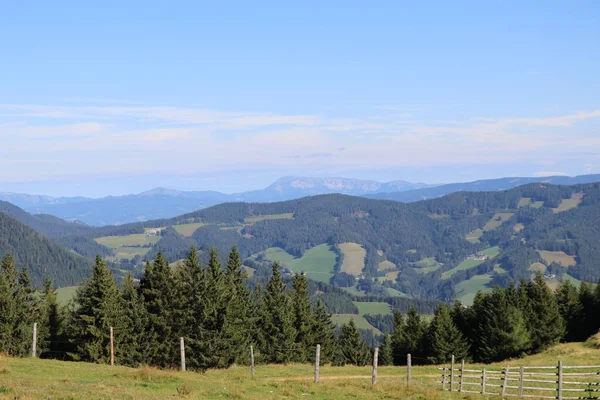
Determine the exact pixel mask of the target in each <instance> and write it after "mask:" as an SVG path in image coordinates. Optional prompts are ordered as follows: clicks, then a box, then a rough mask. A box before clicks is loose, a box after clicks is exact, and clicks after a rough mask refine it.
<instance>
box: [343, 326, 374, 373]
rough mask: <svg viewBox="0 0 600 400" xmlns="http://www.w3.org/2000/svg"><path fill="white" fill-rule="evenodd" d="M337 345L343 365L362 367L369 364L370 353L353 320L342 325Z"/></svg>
mask: <svg viewBox="0 0 600 400" xmlns="http://www.w3.org/2000/svg"><path fill="white" fill-rule="evenodd" d="M338 343H339V346H340V351H341V354H342V355H343V360H344V363H345V364H352V365H356V366H359V367H362V366H365V365H367V364H369V363H370V362H371V351H370V350H369V347H368V346H367V344H366V343H365V341H364V339H363V338H362V336H361V335H360V332H359V331H358V329H357V328H356V324H355V323H354V319H353V318H352V319H350V322H348V323H347V324H344V325H342V329H341V332H340V337H339V339H338Z"/></svg>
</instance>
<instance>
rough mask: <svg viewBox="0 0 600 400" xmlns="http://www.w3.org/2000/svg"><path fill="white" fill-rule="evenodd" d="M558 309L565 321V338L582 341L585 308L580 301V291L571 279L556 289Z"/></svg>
mask: <svg viewBox="0 0 600 400" xmlns="http://www.w3.org/2000/svg"><path fill="white" fill-rule="evenodd" d="M556 303H557V304H558V311H559V312H560V315H561V316H562V318H563V320H564V321H565V335H564V340H565V341H567V342H576V341H581V340H583V339H584V338H583V337H582V335H581V323H582V317H583V315H582V312H583V308H582V306H581V303H580V301H579V291H578V290H577V287H576V286H575V285H573V284H572V283H571V281H569V280H565V282H564V283H562V284H561V285H560V286H559V288H558V290H557V291H556Z"/></svg>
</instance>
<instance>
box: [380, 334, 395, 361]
mask: <svg viewBox="0 0 600 400" xmlns="http://www.w3.org/2000/svg"><path fill="white" fill-rule="evenodd" d="M379 364H380V365H383V366H385V365H394V358H393V354H392V339H391V337H390V335H385V336H384V337H383V341H382V342H381V345H380V346H379Z"/></svg>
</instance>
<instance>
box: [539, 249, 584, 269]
mask: <svg viewBox="0 0 600 400" xmlns="http://www.w3.org/2000/svg"><path fill="white" fill-rule="evenodd" d="M538 253H539V254H540V257H542V259H543V260H544V261H546V262H547V263H548V264H552V263H553V262H555V263H558V264H560V265H562V266H563V267H570V266H573V265H575V264H577V262H576V261H575V256H570V255H568V254H567V253H565V252H564V251H547V250H538Z"/></svg>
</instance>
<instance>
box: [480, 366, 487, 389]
mask: <svg viewBox="0 0 600 400" xmlns="http://www.w3.org/2000/svg"><path fill="white" fill-rule="evenodd" d="M485 379H486V376H485V368H484V369H483V371H481V394H485Z"/></svg>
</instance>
